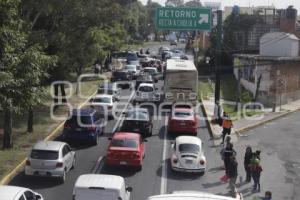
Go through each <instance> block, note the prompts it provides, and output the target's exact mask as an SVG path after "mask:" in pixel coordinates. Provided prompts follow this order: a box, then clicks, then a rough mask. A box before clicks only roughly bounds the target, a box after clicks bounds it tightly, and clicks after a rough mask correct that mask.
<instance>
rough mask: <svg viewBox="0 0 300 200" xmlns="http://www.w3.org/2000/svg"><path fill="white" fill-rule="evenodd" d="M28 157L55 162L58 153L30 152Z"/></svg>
mask: <svg viewBox="0 0 300 200" xmlns="http://www.w3.org/2000/svg"><path fill="white" fill-rule="evenodd" d="M30 157H31V158H33V159H41V160H57V159H58V151H46V150H32V151H31V155H30Z"/></svg>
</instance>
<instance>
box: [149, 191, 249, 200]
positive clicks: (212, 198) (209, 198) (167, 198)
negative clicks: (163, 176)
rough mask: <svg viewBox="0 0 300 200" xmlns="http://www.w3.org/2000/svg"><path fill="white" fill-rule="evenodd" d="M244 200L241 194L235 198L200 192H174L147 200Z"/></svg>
mask: <svg viewBox="0 0 300 200" xmlns="http://www.w3.org/2000/svg"><path fill="white" fill-rule="evenodd" d="M179 199H180V200H182V199H184V200H243V196H242V195H241V194H237V196H236V197H235V198H232V197H226V196H220V195H214V194H211V193H207V192H200V191H174V192H173V193H172V194H162V195H156V196H150V197H148V198H147V200H179Z"/></svg>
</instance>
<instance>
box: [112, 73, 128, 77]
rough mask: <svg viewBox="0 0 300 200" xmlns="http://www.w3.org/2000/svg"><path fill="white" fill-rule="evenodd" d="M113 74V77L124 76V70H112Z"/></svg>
mask: <svg viewBox="0 0 300 200" xmlns="http://www.w3.org/2000/svg"><path fill="white" fill-rule="evenodd" d="M113 76H115V77H126V72H114V73H113Z"/></svg>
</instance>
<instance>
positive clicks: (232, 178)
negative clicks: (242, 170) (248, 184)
mask: <svg viewBox="0 0 300 200" xmlns="http://www.w3.org/2000/svg"><path fill="white" fill-rule="evenodd" d="M237 168H238V163H237V161H236V158H235V156H231V157H230V160H229V163H228V177H229V188H230V192H231V194H232V196H233V197H236V195H237V189H236V179H237V176H238V170H237Z"/></svg>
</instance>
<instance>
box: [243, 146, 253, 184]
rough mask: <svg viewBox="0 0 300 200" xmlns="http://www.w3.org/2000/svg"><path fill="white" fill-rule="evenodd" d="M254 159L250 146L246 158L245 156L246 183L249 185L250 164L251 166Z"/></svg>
mask: <svg viewBox="0 0 300 200" xmlns="http://www.w3.org/2000/svg"><path fill="white" fill-rule="evenodd" d="M252 157H253V153H252V148H251V147H250V146H248V147H247V148H246V152H245V156H244V168H245V171H246V182H247V183H249V182H251V169H250V164H251V159H252Z"/></svg>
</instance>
